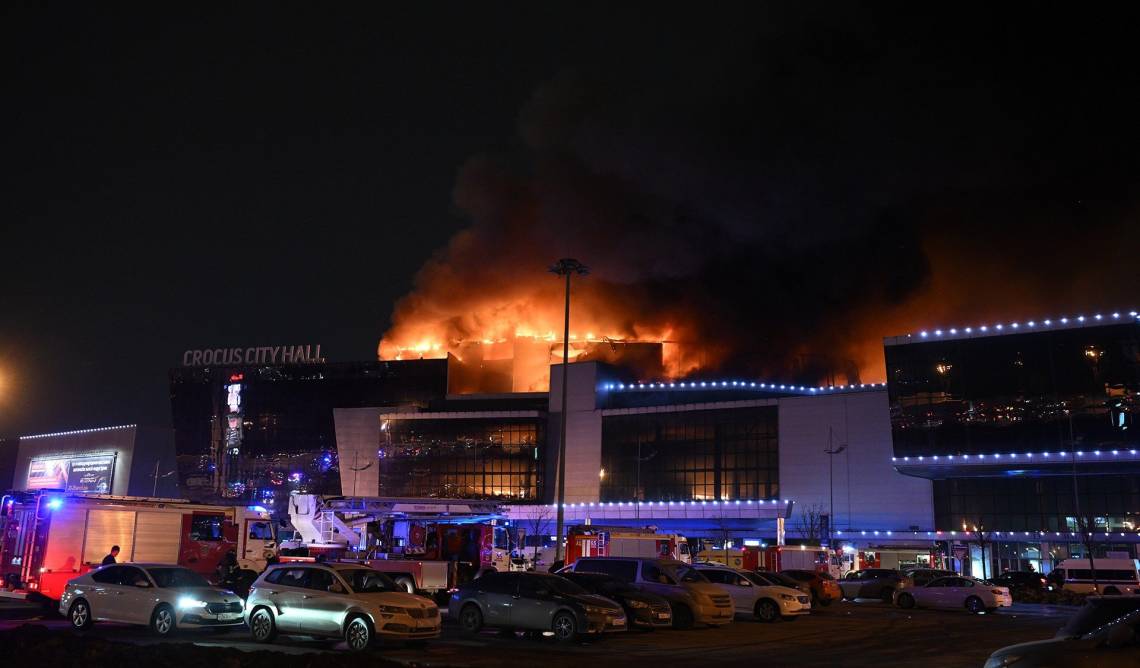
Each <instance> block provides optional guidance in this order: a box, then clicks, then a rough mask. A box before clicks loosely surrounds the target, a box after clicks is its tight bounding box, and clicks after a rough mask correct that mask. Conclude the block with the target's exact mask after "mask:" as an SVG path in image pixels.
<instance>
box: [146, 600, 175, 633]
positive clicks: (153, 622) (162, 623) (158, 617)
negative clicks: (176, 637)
mask: <svg viewBox="0 0 1140 668" xmlns="http://www.w3.org/2000/svg"><path fill="white" fill-rule="evenodd" d="M176 629H177V623H176V622H175V620H174V608H172V607H170V606H169V605H166V604H165V603H163V604H162V605H160V606H158V607H157V608H155V609H154V612H153V613H151V615H150V630H151V631H153V632H154V634H155V635H159V636H169V635H171V634H173V633H174V631H175V630H176Z"/></svg>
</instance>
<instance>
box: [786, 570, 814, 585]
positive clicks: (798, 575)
mask: <svg viewBox="0 0 1140 668" xmlns="http://www.w3.org/2000/svg"><path fill="white" fill-rule="evenodd" d="M780 575H783V576H785V577H789V578H791V579H793V580H802V581H804V582H807V581H808V580H811V573H808V572H807V571H783V572H781V573H780Z"/></svg>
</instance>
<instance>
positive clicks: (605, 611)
mask: <svg viewBox="0 0 1140 668" xmlns="http://www.w3.org/2000/svg"><path fill="white" fill-rule="evenodd" d="M586 614H587V615H612V614H614V610H613V609H612V608H603V607H601V606H599V605H587V606H586Z"/></svg>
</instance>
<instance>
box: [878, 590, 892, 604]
mask: <svg viewBox="0 0 1140 668" xmlns="http://www.w3.org/2000/svg"><path fill="white" fill-rule="evenodd" d="M879 598H880V599H882V601H883V603H892V602H894V600H895V590H894V589H891V588H890V587H884V588H883V591H881V592H879Z"/></svg>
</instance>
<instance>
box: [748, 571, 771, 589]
mask: <svg viewBox="0 0 1140 668" xmlns="http://www.w3.org/2000/svg"><path fill="white" fill-rule="evenodd" d="M741 575H742V576H743V577H744V579H745V580H748V581H749V582H751V583H752V584H754V585H756V586H757V587H767V586H768V584H769V583H768V581H767V580H765V579H764V578H762V577H760V576H759V575H756V574H755V573H741Z"/></svg>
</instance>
